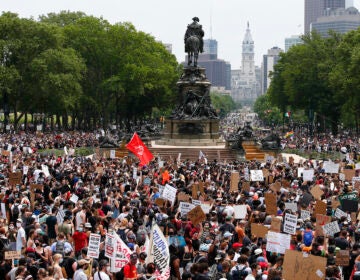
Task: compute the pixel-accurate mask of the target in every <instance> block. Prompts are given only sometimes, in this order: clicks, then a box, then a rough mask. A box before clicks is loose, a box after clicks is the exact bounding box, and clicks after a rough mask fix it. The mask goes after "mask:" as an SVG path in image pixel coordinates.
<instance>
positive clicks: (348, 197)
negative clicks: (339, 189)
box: [338, 192, 359, 212]
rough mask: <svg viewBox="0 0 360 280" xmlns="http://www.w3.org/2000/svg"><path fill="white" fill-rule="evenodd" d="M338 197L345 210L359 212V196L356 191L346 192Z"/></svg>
mask: <svg viewBox="0 0 360 280" xmlns="http://www.w3.org/2000/svg"><path fill="white" fill-rule="evenodd" d="M338 199H339V201H340V205H341V209H342V210H343V211H349V212H357V210H358V201H359V198H358V194H357V193H356V192H350V193H344V194H342V195H339V196H338Z"/></svg>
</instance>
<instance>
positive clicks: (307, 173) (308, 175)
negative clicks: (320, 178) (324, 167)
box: [303, 169, 314, 182]
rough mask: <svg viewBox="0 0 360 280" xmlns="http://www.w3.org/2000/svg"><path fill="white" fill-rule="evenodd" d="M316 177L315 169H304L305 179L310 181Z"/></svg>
mask: <svg viewBox="0 0 360 280" xmlns="http://www.w3.org/2000/svg"><path fill="white" fill-rule="evenodd" d="M313 179H314V169H308V170H304V171H303V180H304V181H310V182H312V180H313Z"/></svg>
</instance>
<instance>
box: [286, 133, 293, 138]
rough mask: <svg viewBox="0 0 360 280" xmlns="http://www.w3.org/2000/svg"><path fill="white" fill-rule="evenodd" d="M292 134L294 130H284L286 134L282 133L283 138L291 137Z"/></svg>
mask: <svg viewBox="0 0 360 280" xmlns="http://www.w3.org/2000/svg"><path fill="white" fill-rule="evenodd" d="M293 136H294V131H289V132H286V134H285V135H284V137H285V138H289V137H293Z"/></svg>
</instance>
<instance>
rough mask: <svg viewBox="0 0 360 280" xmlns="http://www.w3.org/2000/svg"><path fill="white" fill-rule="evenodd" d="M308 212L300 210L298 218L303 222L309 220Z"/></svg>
mask: <svg viewBox="0 0 360 280" xmlns="http://www.w3.org/2000/svg"><path fill="white" fill-rule="evenodd" d="M310 216H311V214H310V211H307V210H301V214H300V218H301V219H303V220H304V221H305V220H307V219H310Z"/></svg>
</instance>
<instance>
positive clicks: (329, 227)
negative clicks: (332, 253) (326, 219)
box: [322, 221, 340, 236]
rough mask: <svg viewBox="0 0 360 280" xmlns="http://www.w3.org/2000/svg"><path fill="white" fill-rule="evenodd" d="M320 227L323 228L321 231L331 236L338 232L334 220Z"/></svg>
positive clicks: (338, 229) (337, 226)
mask: <svg viewBox="0 0 360 280" xmlns="http://www.w3.org/2000/svg"><path fill="white" fill-rule="evenodd" d="M322 228H323V231H324V233H325V234H327V235H331V236H333V235H334V234H335V233H338V232H340V228H339V225H338V223H337V222H336V221H335V222H332V223H328V224H326V225H323V226H322Z"/></svg>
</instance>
